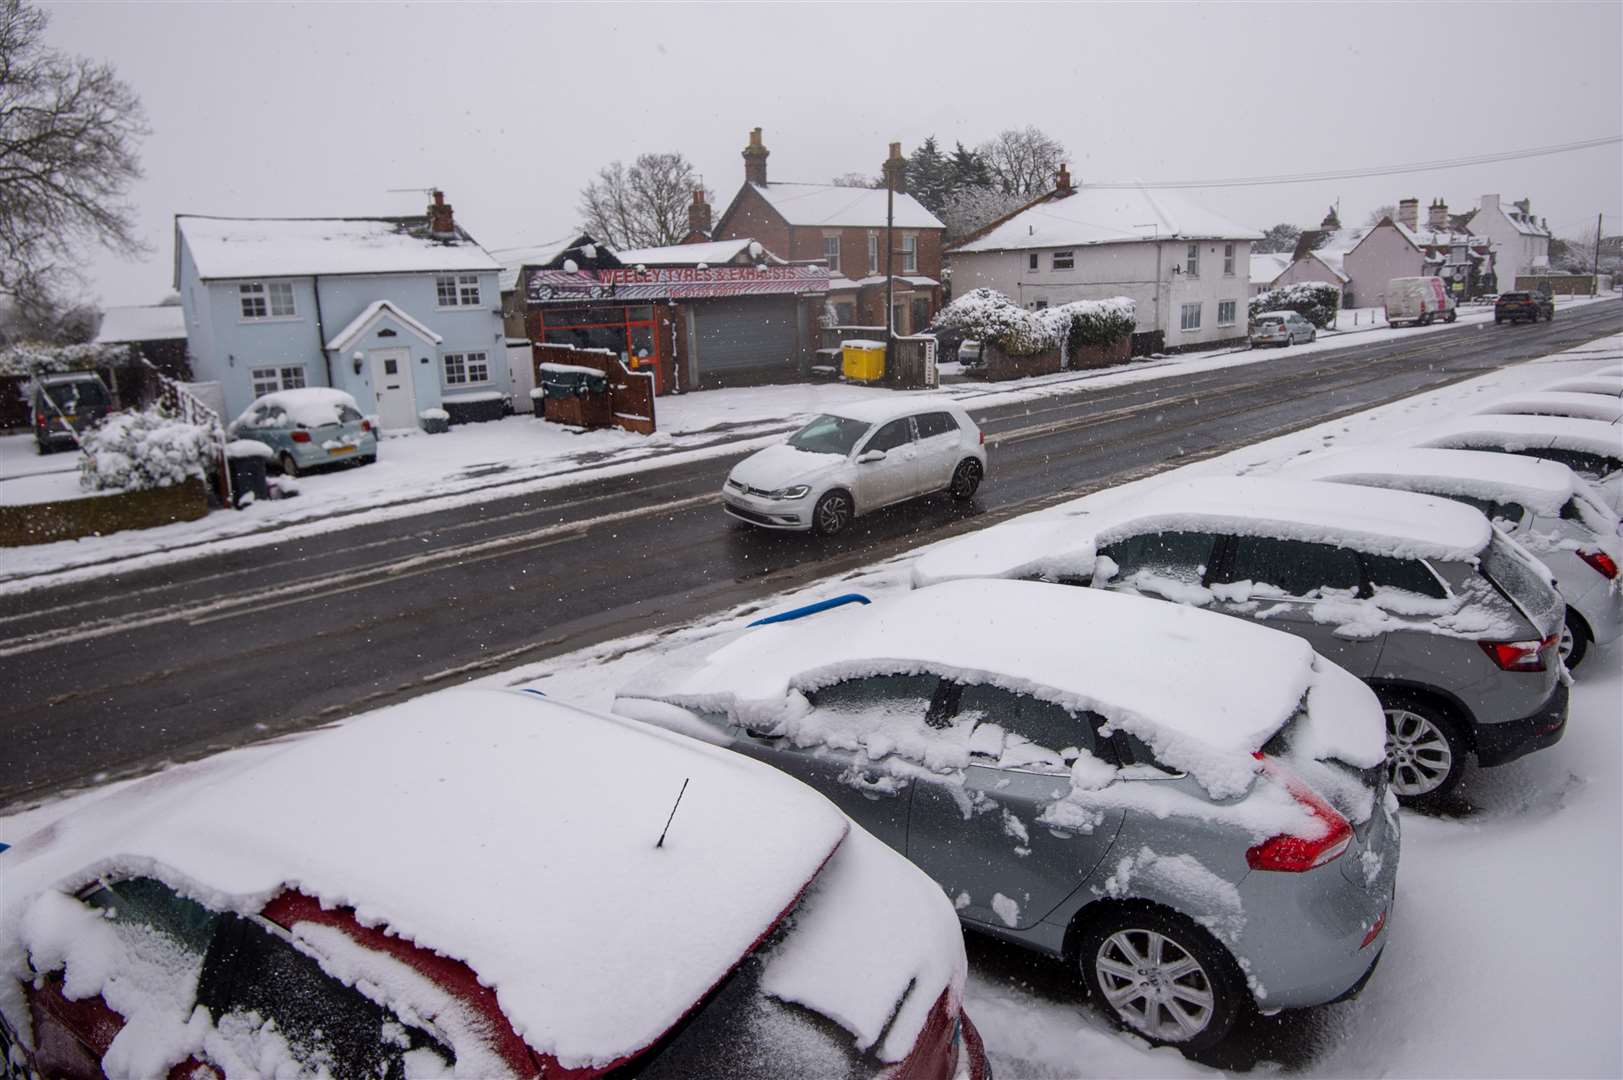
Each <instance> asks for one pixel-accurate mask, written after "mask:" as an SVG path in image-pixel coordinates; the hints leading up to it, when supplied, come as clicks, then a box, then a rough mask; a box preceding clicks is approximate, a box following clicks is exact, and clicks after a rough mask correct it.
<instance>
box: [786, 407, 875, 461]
mask: <svg viewBox="0 0 1623 1080" xmlns="http://www.w3.org/2000/svg"><path fill="white" fill-rule="evenodd" d="M871 426H872V425H871V424H868V423H867V422H865V421H862V420H851V419H848V418H847V417H844V416H834V415H833V414H831V413H824V414H823V415H822V416H819V417H818V418H817V419H815V420H813V421H812V422H811V423H809V424H807V425H806V426H805V427H803V428H801V429H800V430H799V431H797V432H795V433H794V434H793V435H791V436H789V445H790V446H792V447H794V448H795V449H796V450H805V451H806V452H807V453H811V454H849V453H850V452H851V448H852V447H854V446H856V444H857V440H858V439H860V438H862V436H863V435H864V434H866V433H867V431H868V429H869V428H870V427H871Z"/></svg>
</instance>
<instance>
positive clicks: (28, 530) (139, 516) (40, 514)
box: [0, 477, 209, 547]
mask: <svg viewBox="0 0 1623 1080" xmlns="http://www.w3.org/2000/svg"><path fill="white" fill-rule="evenodd" d="M208 512H209V500H208V492H207V490H206V489H205V488H204V487H203V482H202V481H201V480H198V479H197V478H196V477H193V478H191V479H189V480H187V481H186V482H185V483H184V484H177V485H175V486H173V487H163V488H151V489H148V490H146V491H121V492H118V493H116V494H113V495H89V496H86V497H84V498H82V499H62V500H59V501H57V502H45V503H26V504H24V505H22V506H0V547H26V546H28V545H30V544H49V543H53V542H54V541H57V540H78V539H81V538H83V537H86V536H105V535H106V534H108V533H115V532H120V531H122V530H124V529H151V528H155V527H156V526H159V525H170V524H173V523H174V522H177V521H196V520H197V519H198V518H200V517H202V516H203V515H205V514H207V513H208Z"/></svg>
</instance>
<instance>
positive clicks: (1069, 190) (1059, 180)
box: [1054, 161, 1076, 199]
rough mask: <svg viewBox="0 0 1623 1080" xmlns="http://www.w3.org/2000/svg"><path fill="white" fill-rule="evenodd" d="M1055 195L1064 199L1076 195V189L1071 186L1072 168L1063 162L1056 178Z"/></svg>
mask: <svg viewBox="0 0 1623 1080" xmlns="http://www.w3.org/2000/svg"><path fill="white" fill-rule="evenodd" d="M1054 194H1055V195H1057V196H1059V197H1060V198H1062V199H1063V198H1065V196H1067V195H1075V194H1076V188H1074V187H1072V186H1071V167H1070V166H1069V165H1067V164H1065V163H1064V162H1063V161H1062V162H1060V166H1059V175H1058V176H1056V177H1054Z"/></svg>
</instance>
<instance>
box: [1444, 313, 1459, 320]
mask: <svg viewBox="0 0 1623 1080" xmlns="http://www.w3.org/2000/svg"><path fill="white" fill-rule="evenodd" d="M1459 317H1460V313H1459V312H1457V311H1450V312H1449V313H1448V314H1447V315H1446V316H1444V317H1443V321H1444V322H1453V321H1454V320H1455V319H1457V318H1459Z"/></svg>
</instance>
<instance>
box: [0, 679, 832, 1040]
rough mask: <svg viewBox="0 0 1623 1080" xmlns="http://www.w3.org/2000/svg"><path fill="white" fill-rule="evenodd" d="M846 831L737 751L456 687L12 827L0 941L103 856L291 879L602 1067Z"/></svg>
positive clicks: (718, 963)
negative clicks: (421, 951) (30, 828)
mask: <svg viewBox="0 0 1623 1080" xmlns="http://www.w3.org/2000/svg"><path fill="white" fill-rule="evenodd" d="M684 781H686V782H687V790H686V793H685V794H684V795H683V797H682V801H681V806H680V809H679V811H678V813H677V814H676V816H675V818H674V820H673V821H672V822H671V826H670V832H669V835H668V838H667V839H666V842H665V845H664V846H663V847H662V848H656V847H655V840H656V839H658V837H659V835H660V830H661V828H663V827H664V826H665V824H666V821H667V818H668V817H669V816H670V814H671V810H672V807H673V805H674V804H675V801H676V798H677V794H678V791H679V790H681V788H682V785H683V783H684ZM742 808H747V809H748V812H747V813H741V812H740V810H741V809H742ZM848 828H849V824H848V821H847V819H846V818H845V817H844V815H842V814H841V813H840V812H839V811H838V810H837V809H835V808H834V806H833V805H832V804H830V803H829V802H828V801H827V800H826V799H824V798H822V797H821V796H819V795H817V794H816V793H815V792H813V791H811V790H810V789H808V788H806V787H804V786H802V785H800V784H798V783H794V782H792V781H789V780H787V779H786V778H785V777H784V776H782V775H781V774H780V773H777V772H776V771H774V770H772V769H770V768H767V767H765V766H762V765H759V764H757V763H755V762H752V761H749V760H748V759H746V758H743V757H741V756H738V755H735V754H731V753H727V752H724V751H721V750H718V749H716V748H714V747H710V746H706V745H704V744H702V743H699V742H697V741H694V740H690V739H687V738H684V737H682V736H677V735H672V734H670V733H667V732H662V731H657V730H655V729H652V728H649V727H646V726H644V725H641V724H636V723H632V722H629V721H626V720H622V719H620V718H617V717H606V716H600V715H596V714H593V713H589V712H587V711H585V710H582V709H577V708H574V707H570V706H564V705H560V704H557V703H553V702H549V701H546V700H543V699H541V698H539V697H536V696H532V695H529V694H524V693H520V692H516V691H505V690H502V691H496V690H483V691H473V690H459V691H453V692H450V693H449V694H435V695H430V696H427V697H421V698H417V699H415V700H413V701H410V702H407V703H406V704H403V705H399V706H395V707H393V708H390V709H385V710H381V711H379V712H376V713H372V714H369V715H367V716H363V717H361V718H359V719H356V720H353V721H350V722H349V723H346V724H344V725H343V726H341V727H338V728H335V729H332V730H328V731H322V732H317V733H314V734H310V735H305V736H301V737H296V738H294V739H291V740H289V741H287V742H284V743H281V744H276V745H272V746H268V747H256V748H251V749H248V750H242V751H236V752H232V753H226V754H220V755H216V756H215V757H212V758H208V759H206V760H203V761H200V762H196V763H193V764H189V765H182V766H178V767H176V768H172V769H169V770H167V771H165V772H162V773H159V774H157V775H155V776H153V777H150V778H148V779H146V780H145V781H142V782H139V783H137V784H135V785H132V786H131V787H129V788H126V789H124V790H121V791H118V792H115V793H113V794H111V795H109V796H107V797H105V798H103V799H101V800H99V801H96V802H94V803H91V804H90V805H88V806H86V807H85V808H84V809H82V810H80V811H78V812H76V813H73V814H70V815H68V816H66V817H64V818H62V819H59V820H58V821H57V822H55V823H53V824H52V825H50V826H48V827H47V828H45V829H43V830H41V831H40V832H38V833H35V834H34V835H33V836H31V837H28V838H25V839H23V840H21V841H19V842H18V843H17V844H16V846H15V847H14V848H13V849H12V850H11V851H9V852H6V853H5V855H4V856H3V864H4V868H5V874H6V904H5V907H4V914H3V918H0V948H3V949H4V950H5V952H6V954H7V955H16V953H15V950H16V949H17V947H18V943H19V935H20V933H22V927H20V925H19V924H20V923H24V922H26V920H25V919H24V915H25V913H26V911H27V910H28V909H29V907H30V898H32V897H34V896H36V895H37V894H40V893H42V892H45V891H58V892H69V893H71V892H73V891H75V890H77V889H78V888H79V887H81V886H82V885H84V884H86V883H88V882H90V881H93V880H95V879H96V878H97V877H98V876H101V875H105V874H114V875H117V874H118V873H120V872H121V871H123V872H129V873H135V874H142V875H154V874H156V876H159V877H161V878H162V879H163V880H165V881H166V882H168V883H169V884H170V885H171V886H173V887H175V888H176V889H178V890H180V891H182V892H183V893H185V894H187V895H190V896H191V897H192V898H194V899H196V900H198V901H199V902H201V903H203V904H205V905H207V906H209V907H211V908H214V909H215V910H224V911H238V912H243V913H253V912H257V911H259V910H261V909H262V908H263V906H264V905H265V904H266V902H268V901H269V900H270V899H272V898H274V897H275V896H277V895H278V894H280V893H282V892H283V891H284V890H286V889H289V888H296V889H298V890H299V891H301V892H303V893H305V894H307V895H309V896H312V897H314V898H315V899H317V900H319V901H320V902H321V903H322V904H323V906H344V907H351V908H353V909H354V910H355V913H356V917H357V919H358V920H359V921H360V922H361V923H362V924H364V925H376V926H382V927H384V928H386V929H387V930H388V931H389V932H390V933H391V934H397V935H399V936H401V937H403V938H405V939H408V940H410V941H413V942H415V943H416V944H417V945H419V946H421V947H424V948H429V949H432V950H434V951H436V952H439V953H441V954H443V955H445V956H449V957H453V958H455V959H457V960H460V961H462V962H464V963H466V964H467V965H468V966H469V967H470V968H471V969H472V970H473V971H474V972H475V973H476V974H477V975H478V977H479V979H480V981H481V982H482V983H484V984H486V985H488V986H491V987H493V988H494V990H495V992H496V995H497V999H498V1001H499V1002H500V1005H501V1008H502V1011H503V1013H504V1014H505V1015H506V1016H507V1018H508V1019H509V1020H510V1021H511V1023H512V1025H513V1027H514V1029H515V1030H516V1031H517V1032H518V1033H519V1035H521V1036H522V1037H523V1038H524V1039H525V1041H526V1042H527V1043H528V1044H529V1045H530V1046H531V1047H532V1048H533V1049H535V1050H536V1051H537V1052H539V1053H542V1054H550V1055H553V1056H555V1057H556V1058H558V1059H559V1060H560V1062H562V1063H563V1064H565V1065H566V1066H571V1065H572V1066H585V1065H588V1064H597V1065H604V1064H608V1063H610V1062H613V1061H615V1060H617V1059H619V1058H623V1057H625V1056H626V1055H628V1054H632V1053H635V1052H637V1051H639V1050H641V1049H643V1048H645V1047H647V1046H649V1045H650V1044H652V1043H653V1042H654V1041H655V1040H657V1039H658V1038H659V1037H660V1036H661V1035H662V1034H664V1033H665V1032H666V1031H667V1030H669V1029H670V1028H671V1027H673V1026H674V1025H675V1024H676V1023H677V1022H678V1021H680V1020H681V1018H682V1017H683V1016H684V1015H685V1014H686V1013H687V1011H688V1010H689V1009H690V1008H691V1007H692V1006H693V1005H694V1004H695V1003H696V1002H698V1001H699V1000H700V999H701V998H703V997H704V995H705V994H706V993H707V992H708V991H709V990H710V989H711V988H712V987H713V986H715V985H716V984H717V983H718V982H719V981H720V980H721V979H722V978H723V977H724V976H725V975H726V974H727V973H728V972H729V971H730V970H731V969H732V968H733V966H734V965H735V964H736V963H737V962H738V961H739V959H740V958H742V957H743V956H745V955H746V954H748V953H749V952H750V951H751V950H752V949H754V948H755V947H756V945H757V944H758V943H759V942H760V940H761V938H762V937H763V935H765V934H766V932H767V931H768V929H769V928H770V927H771V926H773V924H774V923H775V922H776V921H777V920H778V919H779V917H780V916H781V915H782V914H783V913H784V912H785V911H787V910H788V909H789V908H790V907H791V905H793V904H794V903H795V901H796V898H797V897H798V896H799V895H800V893H801V892H802V891H803V889H804V888H805V886H806V884H807V882H809V881H810V880H811V879H812V878H813V877H814V876H816V875H817V873H818V870H819V868H820V867H822V866H823V865H824V863H825V861H826V860H828V859H829V857H830V854H831V853H832V852H834V851H835V849H836V848H837V847H839V845H840V844H841V842H842V840H843V838H844V837H845V836H846V833H847V829H848Z"/></svg>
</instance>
